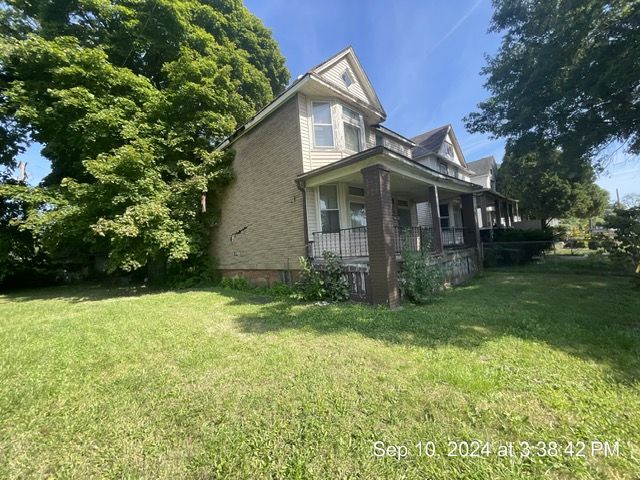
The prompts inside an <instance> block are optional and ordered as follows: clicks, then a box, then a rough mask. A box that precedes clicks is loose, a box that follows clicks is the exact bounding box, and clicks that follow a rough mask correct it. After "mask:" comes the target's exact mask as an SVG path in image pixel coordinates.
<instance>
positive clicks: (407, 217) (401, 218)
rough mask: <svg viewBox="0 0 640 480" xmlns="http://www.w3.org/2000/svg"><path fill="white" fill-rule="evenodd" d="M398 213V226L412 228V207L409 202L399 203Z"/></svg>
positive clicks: (402, 201) (399, 201) (400, 201)
mask: <svg viewBox="0 0 640 480" xmlns="http://www.w3.org/2000/svg"><path fill="white" fill-rule="evenodd" d="M397 211H398V226H399V227H410V226H411V207H410V206H409V201H408V200H398V201H397Z"/></svg>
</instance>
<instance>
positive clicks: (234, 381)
mask: <svg viewBox="0 0 640 480" xmlns="http://www.w3.org/2000/svg"><path fill="white" fill-rule="evenodd" d="M0 344H1V345H2V349H1V350H0V382H1V383H0V477H2V478H16V477H18V478H26V477H35V478H41V477H55V478H71V477H73V478H88V477H95V478H140V477H146V478H172V479H175V478H184V477H190V478H304V479H307V478H366V479H369V478H438V479H455V478H471V479H487V478H562V479H565V478H566V479H568V478H638V477H639V476H640V459H639V458H640V353H639V352H640V295H639V294H638V292H637V291H633V290H631V289H630V288H629V283H628V280H627V279H625V278H618V277H598V276H585V275H560V274H558V275H551V274H540V273H527V272H524V273H509V272H490V273H486V274H485V275H484V276H482V277H480V278H477V279H476V280H474V281H473V282H471V283H470V284H468V285H466V286H463V287H460V288H456V289H454V290H453V291H451V292H449V293H448V294H447V295H445V297H444V299H443V300H442V301H439V302H437V303H436V304H433V305H429V306H424V307H405V308H404V309H402V310H400V311H394V312H390V311H387V310H384V309H374V308H369V307H366V306H358V305H342V306H328V307H321V306H314V305H300V304H293V303H288V302H286V301H276V300H272V299H267V298H264V297H259V296H254V295H251V294H246V293H239V292H232V291H225V290H215V289H212V290H191V291H178V292H164V293H153V292H149V293H143V292H132V291H130V290H109V289H102V288H91V287H85V288H57V289H46V290H39V291H29V292H20V293H15V294H10V295H5V296H1V297H0ZM473 439H477V440H481V441H482V442H485V441H487V442H492V446H493V447H494V450H492V451H491V452H490V453H489V454H488V455H484V454H483V455H481V456H480V457H472V458H469V457H464V458H463V457H448V456H447V453H448V451H449V448H448V447H449V444H448V442H449V441H465V440H466V441H471V440H473ZM592 440H599V441H609V442H614V441H618V442H620V443H619V455H618V456H606V457H605V456H604V455H602V454H598V455H591V451H590V449H589V448H590V447H588V448H587V449H586V451H585V452H584V453H586V456H585V457H577V458H576V457H573V458H572V457H570V456H569V455H568V454H566V453H561V454H560V455H559V456H555V457H554V456H537V454H532V455H531V456H529V457H527V458H522V457H520V456H519V455H516V456H515V457H498V455H497V452H496V450H495V448H497V446H498V445H499V444H506V443H507V442H516V444H517V442H520V441H529V442H531V443H535V442H538V441H545V442H552V441H556V442H559V443H560V444H561V445H566V444H567V442H569V441H573V442H578V441H585V442H590V441H592ZM375 441H384V442H385V443H386V444H388V445H406V446H408V451H409V454H408V456H407V457H406V458H404V459H401V460H397V459H394V458H391V457H387V458H376V457H375V456H374V455H373V453H374V450H373V443H374V442H375ZM418 441H423V442H428V441H432V442H434V444H435V446H436V455H435V456H434V457H425V456H419V455H418V450H417V448H416V447H415V445H416V443H417V442H418ZM587 445H588V446H590V444H589V443H587ZM485 452H486V450H485ZM537 453H542V452H540V451H538V452H537Z"/></svg>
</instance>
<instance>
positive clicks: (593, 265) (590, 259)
mask: <svg viewBox="0 0 640 480" xmlns="http://www.w3.org/2000/svg"><path fill="white" fill-rule="evenodd" d="M583 250H584V251H577V250H574V251H571V250H566V249H556V250H552V251H550V252H548V253H547V254H546V255H545V256H544V258H542V259H540V260H537V261H536V262H535V263H532V264H526V265H517V266H510V267H492V268H491V270H495V271H502V272H520V273H534V272H535V273H554V274H555V273H563V274H587V275H615V276H627V277H630V276H631V275H632V274H633V271H634V268H633V265H632V264H631V262H630V261H628V260H624V259H617V258H612V257H610V256H609V255H608V254H602V253H596V252H594V251H591V250H587V249H583Z"/></svg>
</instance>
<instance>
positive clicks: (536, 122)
mask: <svg viewBox="0 0 640 480" xmlns="http://www.w3.org/2000/svg"><path fill="white" fill-rule="evenodd" d="M493 4H494V9H495V11H494V15H493V19H492V23H491V27H490V30H491V31H493V32H502V33H503V37H502V44H501V46H500V49H499V50H498V52H497V54H496V55H494V56H492V57H488V58H487V65H486V67H485V68H484V69H483V74H485V75H486V76H487V81H486V84H485V85H486V88H487V89H488V90H489V92H490V97H489V98H488V99H487V100H485V101H483V102H482V103H480V104H479V105H478V111H476V112H473V113H471V114H469V115H468V116H467V118H466V124H467V128H468V129H469V130H470V131H472V132H484V133H490V134H492V135H493V136H495V137H502V138H506V139H508V140H509V141H510V142H511V143H512V146H513V148H514V149H515V150H516V151H517V152H518V154H526V153H527V152H528V151H530V150H531V146H532V145H535V144H537V143H549V144H551V145H552V146H554V147H558V148H560V149H561V151H562V152H563V155H565V156H566V157H567V158H571V159H582V160H583V161H588V160H595V164H600V163H601V162H599V160H600V159H601V157H600V156H599V152H601V151H602V150H603V148H604V147H606V146H607V145H608V144H610V143H612V142H619V143H626V145H627V147H628V150H629V151H630V152H632V153H636V154H637V153H640V1H638V0H620V1H615V2H610V1H605V0H580V1H570V0H561V1H556V0H539V1H535V2H532V1H526V0H494V1H493Z"/></svg>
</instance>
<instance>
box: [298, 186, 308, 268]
mask: <svg viewBox="0 0 640 480" xmlns="http://www.w3.org/2000/svg"><path fill="white" fill-rule="evenodd" d="M295 182H296V187H298V190H300V191H301V192H302V220H303V223H304V248H305V253H306V254H307V257H308V256H309V225H308V223H307V191H306V190H305V186H304V185H305V182H304V180H300V179H296V180H295Z"/></svg>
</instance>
